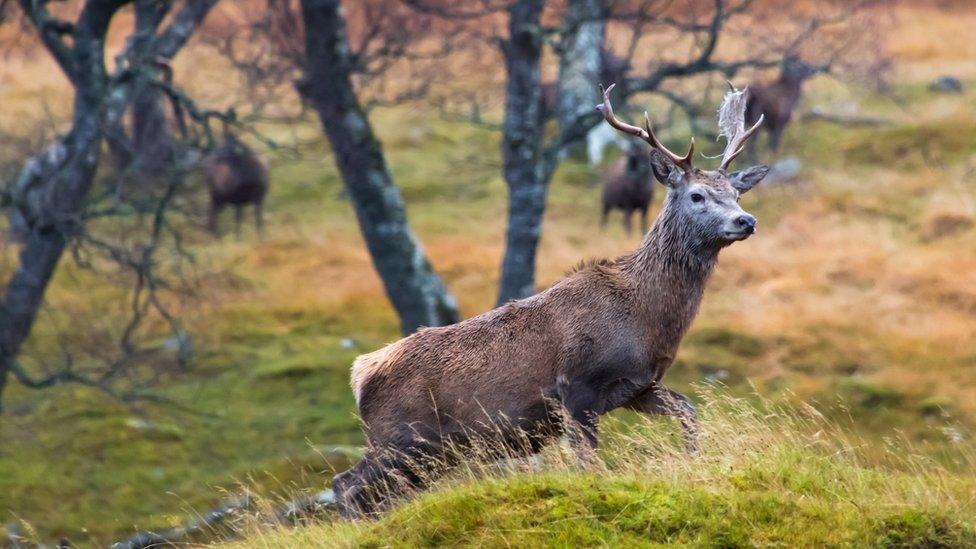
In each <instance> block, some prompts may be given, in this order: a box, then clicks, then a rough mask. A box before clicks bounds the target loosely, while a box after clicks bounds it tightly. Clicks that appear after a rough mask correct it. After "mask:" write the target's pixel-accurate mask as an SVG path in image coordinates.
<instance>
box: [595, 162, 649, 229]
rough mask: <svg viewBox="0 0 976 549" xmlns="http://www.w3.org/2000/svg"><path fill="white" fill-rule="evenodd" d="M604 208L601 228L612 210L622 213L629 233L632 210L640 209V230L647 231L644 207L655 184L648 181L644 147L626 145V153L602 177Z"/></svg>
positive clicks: (646, 205)
mask: <svg viewBox="0 0 976 549" xmlns="http://www.w3.org/2000/svg"><path fill="white" fill-rule="evenodd" d="M602 198H603V210H602V213H601V215H600V228H601V229H602V228H603V227H604V226H605V225H606V224H607V216H608V215H609V214H610V211H611V210H615V209H619V210H620V211H621V212H622V213H623V225H624V230H625V231H626V232H627V234H628V235H629V234H630V228H631V223H630V218H631V215H633V213H634V212H635V211H638V212H640V227H641V232H642V233H644V232H647V210H648V208H650V206H651V202H652V201H653V200H654V186H653V184H652V183H651V163H650V161H649V160H648V157H647V151H645V150H644V148H643V147H641V146H640V145H639V144H637V143H632V144H630V146H629V147H627V154H626V155H624V156H622V157H621V158H618V159H617V160H616V161H615V162H614V163H613V165H612V166H610V169H609V170H608V171H607V175H606V177H604V179H603V195H602Z"/></svg>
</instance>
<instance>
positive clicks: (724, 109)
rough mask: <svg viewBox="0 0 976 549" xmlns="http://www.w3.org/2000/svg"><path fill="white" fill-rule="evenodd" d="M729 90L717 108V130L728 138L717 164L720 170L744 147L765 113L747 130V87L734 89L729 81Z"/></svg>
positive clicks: (728, 164) (761, 121)
mask: <svg viewBox="0 0 976 549" xmlns="http://www.w3.org/2000/svg"><path fill="white" fill-rule="evenodd" d="M729 88H730V90H729V92H728V93H727V94H726V95H725V101H723V102H722V106H721V107H720V108H719V115H718V118H719V130H720V132H721V135H724V136H725V138H726V139H727V140H728V144H727V145H726V146H725V152H724V153H723V154H722V163H721V164H720V165H719V169H720V170H725V169H728V167H729V166H730V165H731V164H732V161H733V160H735V158H736V157H737V156H739V154H741V153H742V151H743V150H744V149H745V144H746V142H747V141H749V138H750V137H752V136H753V134H755V133H756V130H758V129H759V126H761V125H762V123H763V120H765V115H761V116H760V117H759V120H757V121H756V123H755V124H753V126H752V127H751V128H749V129H748V130H746V129H745V116H746V91H747V90H748V89H749V88H745V89H743V90H742V91H739V90H737V89H735V86H733V85H732V83H731V82H729Z"/></svg>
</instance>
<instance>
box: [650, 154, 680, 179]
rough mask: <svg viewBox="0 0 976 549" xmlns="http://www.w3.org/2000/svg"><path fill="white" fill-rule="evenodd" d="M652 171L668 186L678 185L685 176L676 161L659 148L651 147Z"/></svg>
mask: <svg viewBox="0 0 976 549" xmlns="http://www.w3.org/2000/svg"><path fill="white" fill-rule="evenodd" d="M651 171H653V172H654V177H655V178H656V179H657V180H658V181H659V182H660V183H661V184H662V185H665V186H667V187H677V186H678V185H679V184H680V183H681V181H682V178H683V177H684V174H683V173H681V170H679V169H678V167H677V166H675V165H674V162H672V161H671V159H670V158H668V157H667V156H665V155H664V153H662V152H661V151H659V150H657V149H651Z"/></svg>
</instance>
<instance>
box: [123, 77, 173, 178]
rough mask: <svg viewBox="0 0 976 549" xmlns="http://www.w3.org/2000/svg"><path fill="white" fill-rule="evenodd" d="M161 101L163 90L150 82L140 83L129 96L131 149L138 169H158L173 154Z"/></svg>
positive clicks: (165, 163) (169, 159)
mask: <svg viewBox="0 0 976 549" xmlns="http://www.w3.org/2000/svg"><path fill="white" fill-rule="evenodd" d="M165 101H166V97H165V96H164V95H163V93H162V92H161V91H159V89H157V88H155V87H152V86H143V87H142V88H141V89H139V90H137V91H136V93H135V96H134V97H133V99H132V150H133V152H134V153H135V160H136V161H137V162H138V163H139V169H140V170H141V171H142V172H146V173H158V172H159V171H160V170H162V169H165V168H166V167H167V166H169V165H170V164H171V162H172V160H173V158H174V154H175V147H176V142H175V140H174V138H173V134H172V132H171V131H170V127H169V121H168V120H167V117H166V108H165V105H166V103H165Z"/></svg>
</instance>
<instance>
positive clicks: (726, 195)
mask: <svg viewBox="0 0 976 549" xmlns="http://www.w3.org/2000/svg"><path fill="white" fill-rule="evenodd" d="M729 86H730V88H731V90H730V91H729V92H728V93H727V94H726V96H725V101H724V102H723V103H722V106H721V108H720V109H719V129H720V135H722V136H724V137H725V138H726V139H727V145H726V147H725V151H724V153H723V154H722V160H721V163H720V164H719V167H718V169H716V170H702V169H699V168H696V167H695V166H694V165H693V164H692V155H693V153H694V150H695V141H694V139H692V140H691V145H690V146H689V147H688V152H687V153H685V154H684V155H678V154H675V153H674V152H672V151H670V150H669V149H668V148H667V147H665V146H664V144H663V143H661V141H660V140H658V138H657V137H656V136H655V135H654V130H653V128H652V127H651V122H650V119H649V117H648V116H647V113H646V112H645V113H644V127H643V128H639V127H637V126H632V125H630V124H627V123H625V122H622V121H620V120H619V119H618V118H617V117H616V115H615V114H614V113H613V107H612V106H611V105H610V91H611V90H613V88H614V86H612V85H611V86H610V87H609V88H607V89H603V87H602V86H601V87H600V91H601V92H602V94H603V103H602V104H600V105H597V109H598V110H599V111H600V112H601V113H603V117H604V118H605V119H606V121H607V123H609V124H610V125H611V126H612V127H614V128H616V129H617V130H619V131H621V132H623V133H626V134H628V135H632V136H634V137H639V138H640V139H643V140H644V141H646V142H647V143H648V144H650V145H651V148H652V151H651V168H652V170H653V171H654V176H655V178H656V179H657V180H658V181H659V182H661V183H662V184H663V185H665V186H667V187H668V196H667V200H666V201H665V205H664V210H663V211H662V212H661V214H660V219H668V220H670V221H671V222H675V223H677V224H678V225H679V226H680V227H681V228H682V229H681V230H682V232H683V233H684V234H686V235H688V237H689V238H690V239H691V240H693V244H694V245H696V246H700V247H702V248H708V249H714V248H720V247H723V246H727V245H729V244H731V243H732V242H735V241H738V240H745V239H746V238H748V237H749V236H750V235H752V234H753V233H754V232H755V231H756V218H755V217H754V216H752V215H750V214H749V213H747V212H745V211H744V210H743V209H742V208H741V207H740V206H739V204H738V200H739V196H740V195H742V194H743V193H745V192H748V191H749V190H750V189H751V188H752V187H753V186H755V185H756V184H757V183H759V182H760V181H761V180H762V179H763V177H765V176H766V174H767V173H768V172H769V167H768V166H753V167H751V168H746V169H744V170H740V171H734V172H730V171H729V166H730V165H731V164H732V161H733V160H735V158H736V157H737V156H738V155H739V154H740V153H741V152H742V151H743V149H744V147H745V144H746V142H747V141H748V140H749V138H750V137H752V135H753V134H755V133H756V130H757V129H758V128H759V126H760V125H761V124H762V121H763V120H762V118H761V117H760V119H759V121H758V122H756V124H755V125H753V126H752V127H751V128H749V129H746V128H745V109H746V96H745V90H742V91H739V90H736V89H735V88H734V87H733V86H732V85H731V84H729Z"/></svg>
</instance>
